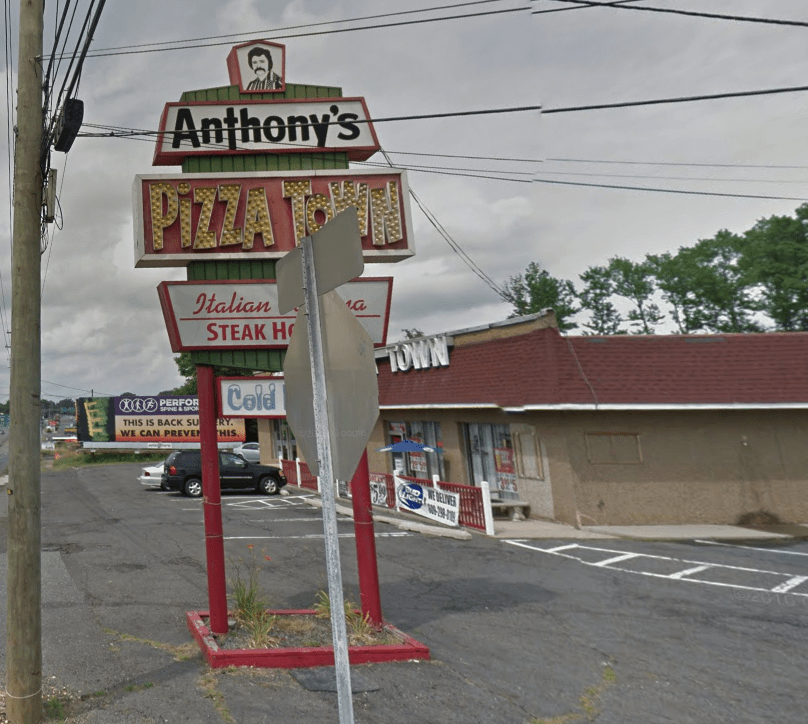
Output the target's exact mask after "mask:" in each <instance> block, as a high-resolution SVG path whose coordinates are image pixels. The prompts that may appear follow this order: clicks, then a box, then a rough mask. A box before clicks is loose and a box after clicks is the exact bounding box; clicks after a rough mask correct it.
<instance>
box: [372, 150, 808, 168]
mask: <svg viewBox="0 0 808 724" xmlns="http://www.w3.org/2000/svg"><path fill="white" fill-rule="evenodd" d="M387 153H389V154H391V155H396V156H424V157H428V158H457V159H463V160H470V161H505V162H508V163H532V164H542V163H549V162H557V163H604V164H625V165H632V166H693V167H699V168H759V169H789V170H794V169H796V170H804V169H808V165H787V164H771V163H695V162H688V161H636V160H621V159H603V158H518V157H514V156H479V155H470V154H457V153H426V152H419V151H388V152H387Z"/></svg>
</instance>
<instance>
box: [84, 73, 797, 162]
mask: <svg viewBox="0 0 808 724" xmlns="http://www.w3.org/2000/svg"><path fill="white" fill-rule="evenodd" d="M805 91H808V86H789V87H782V88H764V89H758V90H751V91H729V92H725V93H710V94H702V95H696V96H673V97H670V98H651V99H646V100H640V101H620V102H618V103H597V104H590V105H583V106H563V107H561V108H544V107H542V106H541V105H530V106H513V107H505V108H484V109H478V110H473V111H452V112H447V113H421V114H413V115H408V116H386V117H383V118H368V119H364V118H361V119H357V120H356V121H353V122H354V123H388V122H397V121H422V120H431V119H438V118H462V117H470V116H484V115H495V114H507V113H522V112H525V111H540V112H541V113H542V115H551V114H557V113H578V112H581V111H596V110H610V109H616V108H633V107H639V106H652V105H663V104H673V103H693V102H696V101H713V100H721V99H726V98H748V97H753V96H763V95H777V94H783V93H803V92H805ZM245 102H246V101H245ZM233 104H234V105H235V104H236V102H235V101H234V102H233ZM338 124H339V121H328V122H327V123H326V124H325V125H338ZM289 125H290V124H278V125H277V127H278V128H282V127H284V128H285V127H288V126H289ZM83 126H86V127H88V128H93V127H97V128H109V129H112V130H111V131H110V133H103V134H97V133H79V134H78V135H79V136H82V137H85V138H102V137H114V136H116V135H117V136H123V135H127V136H139V135H140V136H143V135H145V136H156V135H159V134H164V135H171V134H174V133H187V130H182V131H170V130H164V131H151V130H149V131H147V130H138V129H126V128H122V127H115V126H95V125H94V124H90V123H85V124H83ZM250 128H252V127H250ZM233 130H234V131H240V130H242V127H241V126H238V127H234V128H233ZM206 145H210V144H206ZM231 150H232V149H231Z"/></svg>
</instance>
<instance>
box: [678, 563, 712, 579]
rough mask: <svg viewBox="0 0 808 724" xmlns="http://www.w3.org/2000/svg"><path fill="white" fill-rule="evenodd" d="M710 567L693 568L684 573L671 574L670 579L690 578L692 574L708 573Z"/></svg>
mask: <svg viewBox="0 0 808 724" xmlns="http://www.w3.org/2000/svg"><path fill="white" fill-rule="evenodd" d="M709 567H710V566H695V567H693V568H688V569H686V570H684V571H679V572H678V573H671V575H670V578H684V577H685V576H689V575H691V574H692V573H699V572H700V571H706V570H707V569H708V568H709Z"/></svg>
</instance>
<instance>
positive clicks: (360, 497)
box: [351, 450, 384, 628]
mask: <svg viewBox="0 0 808 724" xmlns="http://www.w3.org/2000/svg"><path fill="white" fill-rule="evenodd" d="M351 502H352V504H353V514H354V531H355V538H356V567H357V571H358V573H359V595H360V597H361V599H362V615H363V616H367V617H368V618H369V619H370V622H371V623H372V624H373V625H374V626H376V627H377V628H381V626H382V624H383V623H384V620H383V618H382V602H381V596H380V595H379V567H378V565H377V561H376V538H375V536H374V534H373V512H372V507H373V506H372V503H371V501H370V467H369V465H368V451H367V450H365V452H363V453H362V458H361V459H360V461H359V466H358V467H357V468H356V472H355V473H354V476H353V479H352V480H351Z"/></svg>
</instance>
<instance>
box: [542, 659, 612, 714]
mask: <svg viewBox="0 0 808 724" xmlns="http://www.w3.org/2000/svg"><path fill="white" fill-rule="evenodd" d="M616 683H617V674H616V673H615V671H614V669H613V668H612V667H611V665H609V664H604V665H603V671H602V672H601V675H600V683H599V684H598V685H596V686H588V687H587V688H586V689H585V690H584V693H583V694H581V696H580V697H579V698H578V711H573V712H570V713H568V714H562V715H561V716H557V717H553V718H552V719H538V718H536V717H533V718H532V719H531V720H530V724H575V723H576V722H591V721H594V720H595V719H596V718H597V717H598V716H599V715H600V709H599V708H598V705H599V704H600V698H601V696H602V695H603V693H604V692H605V691H606V690H607V689H609V688H611V687H612V686H614V685H615V684H616Z"/></svg>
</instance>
